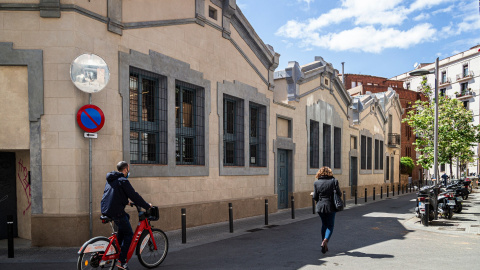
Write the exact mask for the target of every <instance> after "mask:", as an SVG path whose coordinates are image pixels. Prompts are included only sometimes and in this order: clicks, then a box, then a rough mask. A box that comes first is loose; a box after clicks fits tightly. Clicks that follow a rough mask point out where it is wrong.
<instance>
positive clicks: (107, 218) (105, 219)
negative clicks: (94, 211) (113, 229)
mask: <svg viewBox="0 0 480 270" xmlns="http://www.w3.org/2000/svg"><path fill="white" fill-rule="evenodd" d="M100 219H101V220H102V223H104V224H105V223H108V222H111V221H112V219H111V218H110V217H107V216H100Z"/></svg>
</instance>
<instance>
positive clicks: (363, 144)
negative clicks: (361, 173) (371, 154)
mask: <svg viewBox="0 0 480 270" xmlns="http://www.w3.org/2000/svg"><path fill="white" fill-rule="evenodd" d="M360 140H361V141H360V147H361V150H360V152H361V153H360V154H361V156H362V157H361V160H360V169H361V170H366V169H367V137H366V136H363V135H362V136H361V137H360Z"/></svg>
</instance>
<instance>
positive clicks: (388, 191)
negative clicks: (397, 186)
mask: <svg viewBox="0 0 480 270" xmlns="http://www.w3.org/2000/svg"><path fill="white" fill-rule="evenodd" d="M389 188H390V186H387V198H388V193H390V190H389Z"/></svg>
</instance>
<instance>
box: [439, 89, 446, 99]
mask: <svg viewBox="0 0 480 270" xmlns="http://www.w3.org/2000/svg"><path fill="white" fill-rule="evenodd" d="M446 92H447V88H442V89H440V96H441V97H444V96H445V93H446Z"/></svg>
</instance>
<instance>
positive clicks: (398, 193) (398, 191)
mask: <svg viewBox="0 0 480 270" xmlns="http://www.w3.org/2000/svg"><path fill="white" fill-rule="evenodd" d="M397 195H400V184H398V189H397Z"/></svg>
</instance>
